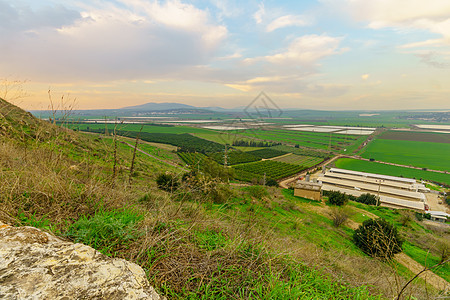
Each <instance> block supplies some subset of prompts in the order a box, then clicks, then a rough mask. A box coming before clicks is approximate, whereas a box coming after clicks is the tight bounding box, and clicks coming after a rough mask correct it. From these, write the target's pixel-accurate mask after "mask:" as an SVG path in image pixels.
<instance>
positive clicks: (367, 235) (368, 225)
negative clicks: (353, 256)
mask: <svg viewBox="0 0 450 300" xmlns="http://www.w3.org/2000/svg"><path fill="white" fill-rule="evenodd" d="M353 242H354V243H355V245H356V246H358V247H359V248H360V249H361V250H362V251H363V252H364V253H366V254H367V255H370V256H372V257H380V258H383V259H391V258H392V257H393V256H394V254H396V253H400V252H402V244H403V240H402V239H401V238H400V236H399V234H398V232H397V228H395V227H394V226H393V225H392V224H390V223H388V222H387V221H386V220H385V219H382V218H379V219H370V220H366V221H364V223H363V224H362V225H360V226H359V228H358V229H356V230H355V232H354V234H353Z"/></svg>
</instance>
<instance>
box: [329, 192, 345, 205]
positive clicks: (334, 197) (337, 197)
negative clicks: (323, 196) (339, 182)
mask: <svg viewBox="0 0 450 300" xmlns="http://www.w3.org/2000/svg"><path fill="white" fill-rule="evenodd" d="M347 202H348V197H347V195H346V194H345V193H341V192H339V191H330V192H328V203H329V204H331V205H337V206H343V205H345V204H347Z"/></svg>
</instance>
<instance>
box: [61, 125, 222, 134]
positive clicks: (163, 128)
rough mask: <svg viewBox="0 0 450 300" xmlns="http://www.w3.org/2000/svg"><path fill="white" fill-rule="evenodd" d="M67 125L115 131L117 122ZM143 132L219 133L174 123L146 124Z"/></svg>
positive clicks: (123, 128)
mask: <svg viewBox="0 0 450 300" xmlns="http://www.w3.org/2000/svg"><path fill="white" fill-rule="evenodd" d="M66 126H67V127H69V128H71V129H76V130H79V131H96V130H103V131H105V128H108V131H110V132H111V131H113V130H114V127H116V125H115V124H111V123H110V124H107V125H106V126H105V124H101V123H69V124H66ZM141 127H142V125H141V124H120V123H118V124H117V127H116V130H120V131H137V132H139V131H140V130H141ZM142 132H148V133H175V134H180V133H190V134H198V133H204V134H211V133H213V134H218V133H216V132H215V131H212V130H208V129H203V128H197V127H191V126H174V125H162V124H144V126H143V127H142Z"/></svg>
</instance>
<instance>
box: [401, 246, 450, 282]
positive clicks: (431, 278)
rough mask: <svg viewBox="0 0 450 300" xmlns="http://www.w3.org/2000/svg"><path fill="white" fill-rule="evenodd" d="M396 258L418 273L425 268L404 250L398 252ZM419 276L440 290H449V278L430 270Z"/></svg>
mask: <svg viewBox="0 0 450 300" xmlns="http://www.w3.org/2000/svg"><path fill="white" fill-rule="evenodd" d="M394 259H395V260H396V261H397V262H399V263H401V264H402V265H404V266H405V267H407V268H408V269H409V270H411V272H413V273H414V274H417V273H419V272H420V271H422V270H423V269H424V266H422V265H421V264H419V263H418V262H416V261H415V260H414V259H412V258H411V257H409V256H408V255H406V254H405V253H403V252H402V253H398V254H396V255H395V257H394ZM419 277H420V278H422V279H423V280H425V281H426V282H427V283H428V284H430V285H432V286H433V287H435V288H436V289H438V290H442V291H448V290H449V289H450V283H449V282H448V281H447V280H445V279H443V278H441V277H439V276H438V275H436V274H434V273H433V272H431V271H429V270H428V271H426V272H423V273H422V274H420V275H419Z"/></svg>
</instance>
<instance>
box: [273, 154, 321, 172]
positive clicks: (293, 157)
mask: <svg viewBox="0 0 450 300" xmlns="http://www.w3.org/2000/svg"><path fill="white" fill-rule="evenodd" d="M272 160H273V161H279V162H284V163H288V164H293V165H297V166H303V167H306V168H309V167H312V166H314V165H317V164H318V163H321V162H322V161H323V159H321V158H318V157H314V156H302V155H297V154H292V153H289V154H288V155H285V156H280V157H275V158H273V159H272Z"/></svg>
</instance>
